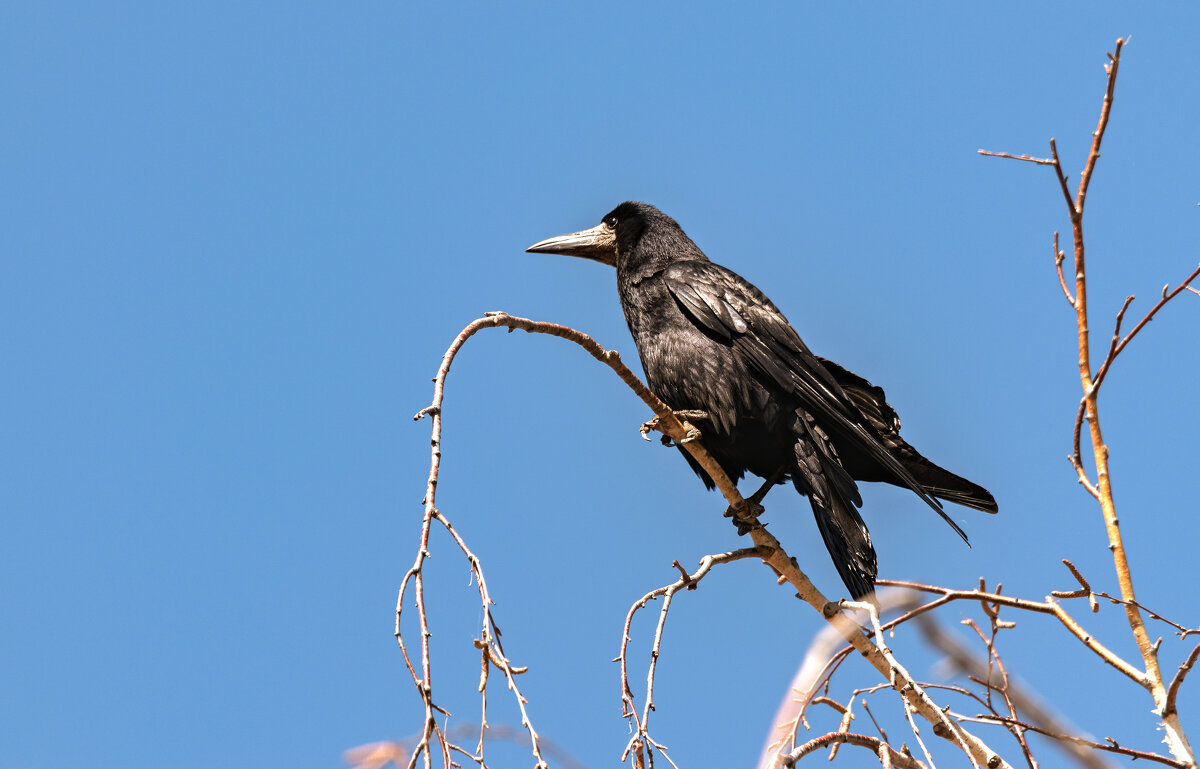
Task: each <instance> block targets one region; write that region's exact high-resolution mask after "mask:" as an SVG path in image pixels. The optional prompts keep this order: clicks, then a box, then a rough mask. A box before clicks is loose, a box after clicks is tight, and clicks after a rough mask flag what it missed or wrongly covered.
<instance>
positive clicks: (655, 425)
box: [638, 409, 708, 446]
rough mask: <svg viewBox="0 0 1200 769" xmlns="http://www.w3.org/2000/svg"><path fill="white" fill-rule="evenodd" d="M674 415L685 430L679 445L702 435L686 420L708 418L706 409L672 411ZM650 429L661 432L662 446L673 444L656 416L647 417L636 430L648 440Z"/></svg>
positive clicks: (643, 438)
mask: <svg viewBox="0 0 1200 769" xmlns="http://www.w3.org/2000/svg"><path fill="white" fill-rule="evenodd" d="M674 415H675V418H676V419H678V420H679V421H680V422H681V423H682V424H683V429H684V430H685V433H684V437H683V439H682V440H680V441H679V445H680V446H682V445H683V444H685V443H691V442H692V441H695V440H698V439H699V438H701V437H702V436H701V433H700V429H699V428H698V427H696V426H695V425H694V424H692V423H691V422H690V421H688V420H693V419H694V420H701V419H708V412H707V411H700V410H697V409H684V410H681V411H676V412H674ZM651 430H658V431H659V432H662V433H663V437H662V445H664V446H674V445H675V442H674V441H673V440H671V437H670V436H669V435H667V434H666V433H665V432H664V431H663V427H662V420H661V419H659V418H658V417H657V416H656V417H653V418H651V419H648V420H646V421H645V422H642V425H641V427H639V428H638V432H639V433H641V436H642V440H644V441H648V440H650V431H651Z"/></svg>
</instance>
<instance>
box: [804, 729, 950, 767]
mask: <svg viewBox="0 0 1200 769" xmlns="http://www.w3.org/2000/svg"><path fill="white" fill-rule="evenodd" d="M841 744H844V745H857V746H859V747H862V748H867V749H869V750H872V751H874V752H875V753H876V755H880V754H881V753H885V754H886V755H887V757H888V760H890V761H891V762H892V764H891V765H892V766H895V767H899V769H927V767H926V766H925V764H923V763H921V762H920V761H918V760H916V759H915V758H910V757H908V756H906V755H904V754H903V753H901V752H900V751H898V750H896V749H895V748H893V747H892V746H891V745H888V744H887V743H886V742H883V741H882V740H880V739H879V738H877V737H868V736H867V735H865V734H854V733H852V732H830V733H829V734H826V735H823V736H821V737H817V738H816V739H813V740H809V741H808V742H806V743H804V744H803V745H801V746H800V747H798V748H796V749H795V750H793V751H792V752H791V753H789V754H788V755H787V756H785V757H784V759H783V766H786V767H793V766H795V765H796V762H797V761H799V760H800V759H802V758H804V757H805V756H807V755H809V754H810V753H814V752H816V751H818V750H820V749H822V748H825V747H829V746H830V745H841Z"/></svg>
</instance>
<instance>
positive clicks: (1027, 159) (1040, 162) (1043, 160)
mask: <svg viewBox="0 0 1200 769" xmlns="http://www.w3.org/2000/svg"><path fill="white" fill-rule="evenodd" d="M978 152H979V154H980V155H986V156H987V157H989V158H1008V159H1009V160H1024V161H1025V162H1027V163H1037V164H1038V165H1039V166H1052V165H1054V161H1053V160H1050V159H1049V158H1035V157H1033V156H1032V155H1013V154H1011V153H1008V152H991V151H989V150H978Z"/></svg>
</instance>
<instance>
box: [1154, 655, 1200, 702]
mask: <svg viewBox="0 0 1200 769" xmlns="http://www.w3.org/2000/svg"><path fill="white" fill-rule="evenodd" d="M1198 657H1200V644H1196V645H1195V646H1194V647H1192V653H1191V654H1189V655H1188V656H1187V659H1185V660H1184V661H1183V663H1182V664H1180V666H1179V670H1177V671H1175V677H1174V678H1172V679H1171V688H1169V689H1168V690H1167V704H1166V706H1165V707H1164V708H1163V715H1164V716H1167V715H1171V714H1173V713H1175V712H1177V711H1176V709H1175V698H1176V697H1177V696H1179V687H1180V686H1182V685H1183V679H1184V678H1185V677H1187V674H1188V673H1190V672H1191V670H1192V666H1193V665H1195V664H1196V659H1197V658H1198Z"/></svg>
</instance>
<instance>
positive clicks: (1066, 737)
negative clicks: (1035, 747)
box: [958, 714, 1193, 769]
mask: <svg viewBox="0 0 1200 769" xmlns="http://www.w3.org/2000/svg"><path fill="white" fill-rule="evenodd" d="M958 717H959V718H960V719H961V720H963V721H974V722H976V723H981V724H986V723H998V724H1005V725H1009V724H1014V723H1016V724H1019V725H1020V727H1021V728H1023V729H1027V730H1028V731H1031V732H1037V733H1038V734H1041V735H1045V736H1046V737H1049V738H1051V739H1054V740H1061V741H1063V742H1071V743H1074V744H1076V745H1084V746H1086V747H1089V748H1091V749H1092V750H1103V751H1107V752H1109V753H1117V754H1120V755H1122V756H1129V757H1131V758H1134V759H1139V758H1140V759H1143V760H1146V761H1154V762H1156V763H1160V764H1166V765H1167V766H1174V767H1178V769H1189V768H1190V767H1192V766H1193V765H1192V764H1187V763H1184V762H1183V761H1177V760H1175V759H1173V758H1170V757H1169V756H1164V755H1160V754H1158V753H1148V752H1146V751H1144V750H1134V749H1133V748H1126V747H1124V746H1123V745H1120V744H1118V743H1117V742H1116V741H1115V740H1111V739H1110V740H1109V742H1108V744H1105V743H1102V742H1093V741H1092V740H1085V739H1083V738H1082V737H1076V736H1074V735H1071V734H1060V733H1058V732H1052V731H1049V730H1047V729H1043V728H1041V727H1039V726H1036V725H1034V724H1027V723H1024V722H1015V721H1014V719H1011V718H1004V717H1003V716H993V715H987V714H985V715H980V716H976V717H975V718H971V717H967V716H958Z"/></svg>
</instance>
